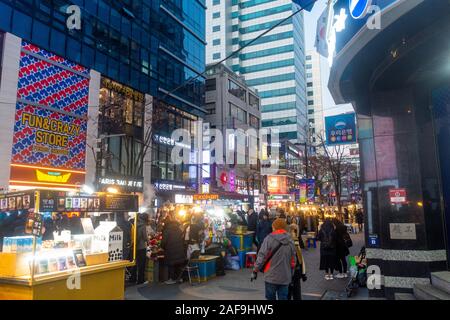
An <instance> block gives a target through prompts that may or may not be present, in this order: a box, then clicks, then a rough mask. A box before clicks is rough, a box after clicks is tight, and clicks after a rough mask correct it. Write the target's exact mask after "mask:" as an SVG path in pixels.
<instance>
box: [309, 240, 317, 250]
mask: <svg viewBox="0 0 450 320" xmlns="http://www.w3.org/2000/svg"><path fill="white" fill-rule="evenodd" d="M306 243H307V244H308V248H311V244H312V246H313V247H314V248H317V242H316V238H308V239H307V240H306Z"/></svg>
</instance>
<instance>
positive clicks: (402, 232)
mask: <svg viewBox="0 0 450 320" xmlns="http://www.w3.org/2000/svg"><path fill="white" fill-rule="evenodd" d="M389 231H390V236H391V239H393V240H416V239H417V235H416V224H415V223H390V224H389Z"/></svg>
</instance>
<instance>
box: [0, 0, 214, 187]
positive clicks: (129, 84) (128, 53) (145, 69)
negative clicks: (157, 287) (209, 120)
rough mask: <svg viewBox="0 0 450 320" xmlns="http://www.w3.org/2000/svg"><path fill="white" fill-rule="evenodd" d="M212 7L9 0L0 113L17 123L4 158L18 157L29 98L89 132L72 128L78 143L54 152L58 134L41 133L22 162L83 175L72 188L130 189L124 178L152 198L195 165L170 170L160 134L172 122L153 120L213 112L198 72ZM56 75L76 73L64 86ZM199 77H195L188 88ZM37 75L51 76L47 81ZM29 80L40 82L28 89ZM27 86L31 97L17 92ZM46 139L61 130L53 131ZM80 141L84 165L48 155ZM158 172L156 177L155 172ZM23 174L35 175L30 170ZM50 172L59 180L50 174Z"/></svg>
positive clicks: (4, 179)
mask: <svg viewBox="0 0 450 320" xmlns="http://www.w3.org/2000/svg"><path fill="white" fill-rule="evenodd" d="M72 5H75V6H77V7H76V8H78V9H79V13H80V15H78V14H77V13H76V12H77V10H75V11H72V10H73V7H71V8H72V9H71V8H69V7H70V6H72ZM205 9H206V6H205V2H204V0H194V1H189V2H187V3H185V2H183V3H182V2H181V1H171V0H157V1H145V0H142V1H128V0H124V1H109V0H94V1H92V0H89V1H87V0H85V1H82V0H81V1H66V0H61V1H59V0H58V1H52V2H49V1H43V0H35V1H4V0H1V1H0V31H2V32H3V34H2V45H3V50H2V53H1V56H2V59H3V61H2V63H3V68H2V70H1V71H2V78H1V79H2V81H1V83H0V90H1V91H0V94H1V99H0V103H2V104H3V105H6V106H7V107H5V108H3V107H2V116H4V119H5V121H8V123H10V124H9V125H8V126H5V127H2V130H4V132H3V133H4V134H2V143H4V145H5V146H8V148H5V150H2V154H1V155H0V157H1V159H2V161H3V160H5V163H11V158H12V157H13V159H14V152H16V151H15V150H16V149H14V148H13V143H16V140H14V141H13V140H12V136H13V133H14V134H18V133H17V132H18V131H19V130H18V127H17V126H18V124H16V128H14V117H16V119H17V115H19V114H21V113H20V112H22V111H21V110H22V109H21V108H22V105H19V104H23V105H24V106H23V108H25V109H27V108H28V109H27V110H31V109H30V108H31V107H30V106H33V107H35V108H39V110H37V111H36V110H32V111H30V112H29V113H31V114H32V115H40V116H44V117H52V116H53V117H62V116H61V114H62V115H65V116H67V117H68V118H64V119H62V120H61V121H65V124H73V123H76V124H77V125H78V126H79V130H80V132H82V133H83V134H84V135H85V136H84V138H81V140H80V141H77V140H74V139H71V137H70V136H69V144H70V143H71V144H72V145H70V146H67V143H65V144H64V145H63V146H60V148H53V149H54V150H53V149H52V148H47V147H48V146H46V144H48V143H49V142H51V140H45V141H44V140H42V139H40V142H42V141H43V142H42V143H40V146H41V147H42V149H40V150H34V151H35V152H37V153H36V157H35V159H33V161H34V162H32V161H31V160H26V159H25V160H24V159H22V158H21V156H20V155H18V156H17V157H16V158H17V159H18V160H17V161H19V162H21V164H22V165H27V163H28V162H29V163H30V164H31V165H33V166H40V167H43V168H44V169H43V170H44V171H45V170H47V171H49V170H50V169H51V170H54V169H58V170H60V171H61V172H65V171H63V170H71V171H73V172H71V173H72V176H71V178H73V177H74V176H78V175H81V177H79V178H77V179H76V181H74V182H73V183H71V184H72V186H71V187H74V186H79V185H81V184H84V183H87V184H92V185H94V186H95V187H96V188H106V187H108V186H114V187H119V188H120V189H124V188H121V186H124V183H125V184H126V185H127V186H128V187H130V188H127V191H133V192H140V193H141V194H145V195H146V196H150V195H151V192H152V189H153V188H152V185H158V186H159V182H160V180H169V181H180V182H186V179H185V178H184V177H185V176H187V172H188V168H183V170H185V171H183V170H181V169H179V170H181V171H180V173H179V174H178V173H176V174H171V173H170V172H171V171H170V170H171V169H170V162H169V161H167V158H166V155H167V150H166V149H165V148H166V147H165V146H161V147H159V146H158V145H160V144H161V143H160V142H161V141H164V139H156V138H155V137H156V136H164V134H165V131H164V130H166V127H162V126H160V125H158V123H160V122H156V124H157V125H155V126H152V122H153V121H154V120H155V117H154V114H156V115H160V114H167V115H168V117H169V118H170V119H172V120H173V122H171V125H170V126H169V127H170V128H185V127H190V126H191V124H190V121H195V120H196V119H197V118H198V117H199V116H203V115H204V114H205V113H204V109H203V108H202V106H203V100H204V78H203V77H198V76H199V74H200V73H201V72H203V71H204V67H205V45H206V42H205ZM30 63H31V65H30ZM27 66H29V67H30V68H33V69H31V70H32V71H33V72H34V71H36V70H35V68H36V67H37V68H38V70H39V71H41V73H42V74H39V78H37V79H36V78H33V77H32V75H31V76H29V77H28V78H27V75H28V74H27V73H24V72H26V71H27V69H26V68H25V67H27ZM68 72H69V73H68ZM53 74H58V77H62V78H59V79H68V80H67V81H66V82H60V86H59V87H56V85H55V82H57V81H55V80H54V79H53V78H52V77H51V76H52V75H53ZM30 77H31V78H30ZM193 77H197V79H196V80H195V81H191V82H190V83H189V84H188V85H186V86H182V87H180V85H181V84H183V83H184V82H185V81H187V80H188V79H191V78H193ZM44 78H45V79H44ZM43 79H44V80H43ZM39 81H45V85H46V86H48V88H44V87H43V84H42V83H40V82H39ZM30 82H31V84H33V85H34V87H23V86H26V85H30ZM64 85H66V86H67V87H64ZM178 87H179V88H178ZM23 88H25V89H26V90H31V91H29V92H30V94H29V95H26V94H27V92H25V91H24V90H23V92H24V94H25V95H24V96H23V97H21V99H22V100H18V99H17V93H18V92H19V93H21V92H22V91H20V90H21V89H23ZM43 88H44V89H48V94H49V95H50V94H51V93H54V92H55V90H56V91H57V92H58V94H59V95H58V96H57V97H50V98H48V99H47V100H45V99H42V97H39V96H37V95H38V94H39V93H41V92H42V91H43ZM175 88H177V90H174V89H175ZM75 89H76V90H77V91H76V90H75ZM33 90H34V91H33ZM75 91H76V92H75ZM33 92H37V93H35V95H33V94H31V93H33ZM46 92H47V91H46ZM68 92H69V93H73V97H72V98H73V99H74V101H71V100H68V99H69V98H70V97H71V96H70V94H68ZM74 92H75V93H74ZM66 95H68V96H69V98H67V97H66ZM50 96H51V95H50ZM44 98H45V97H44ZM36 99H37V100H36ZM71 102H72V103H73V104H74V106H73V107H71V109H70V110H63V109H64V108H63V107H61V105H62V104H64V103H71ZM77 108H79V109H80V110H78V109H77ZM41 109H42V110H41ZM161 110H162V111H161ZM49 112H56V113H55V115H52V114H50V113H49ZM70 117H72V118H70ZM35 119H40V118H37V117H31V118H30V121H28V122H26V123H25V124H28V125H31V124H32V123H33V122H32V121H31V120H33V121H34V120H35ZM83 119H87V123H83V121H84V120H83ZM43 121H44V120H43ZM63 124H64V123H63ZM77 128H78V127H77ZM19 129H20V128H19ZM77 130H78V129H77ZM40 135H41V136H42V134H40ZM33 137H34V136H33ZM43 137H53V136H52V135H50V133H45V134H43ZM58 139H59V140H55V141H59V142H61V141H65V140H64V139H65V138H64V137H60V138H58ZM3 140H4V141H3ZM10 140H11V141H10ZM72 140H73V141H72ZM152 142H156V143H152ZM162 144H163V145H164V143H162ZM155 145H156V146H155ZM9 146H11V148H9ZM17 147H22V146H19V145H18V146H17ZM44 147H46V148H44ZM77 147H78V148H79V149H80V150H77V151H79V153H78V154H75V156H78V157H79V158H80V159H81V158H83V155H84V156H85V157H84V161H81V160H80V163H79V165H78V166H75V167H74V166H73V164H72V163H70V164H67V165H66V164H64V162H63V160H61V161H59V162H58V161H54V163H53V164H52V163H51V161H49V160H46V159H47V158H50V159H53V158H54V157H55V156H56V157H60V158H61V159H63V158H64V153H65V152H66V153H67V152H72V149H74V150H75V149H76V148H77ZM169 148H170V146H169ZM7 149H8V150H7ZM63 149H68V150H63ZM11 150H13V151H11ZM49 150H50V151H49ZM83 150H84V151H83ZM24 152H25V153H26V151H24ZM66 155H67V154H66ZM13 162H14V161H13ZM161 163H163V164H161ZM155 166H156V167H161V169H160V170H156V169H155ZM163 166H164V169H162V167H163ZM12 168H14V167H12ZM68 168H69V169H68ZM14 170H15V169H11V168H10V170H8V169H5V170H2V174H1V184H2V186H3V187H4V188H8V187H9V185H10V180H14V179H10V177H12V176H16V173H15V172H13V171H14ZM9 171H11V173H10V172H9ZM54 171H55V170H54ZM152 172H153V173H154V177H153V178H150V174H151V173H152ZM177 172H178V171H177ZM44 173H45V172H44ZM17 174H18V175H22V178H24V177H25V178H26V176H27V175H28V176H29V173H27V174H25V173H23V170H22V171H20V172H17ZM47 175H48V172H47ZM63 176H64V175H61V177H63ZM22 178H21V180H23V181H25V180H26V179H25V178H24V179H22ZM44 179H47V180H49V179H50V180H51V179H53V180H54V178H50V177H46V176H45V175H44ZM59 179H63V178H59ZM19 180H20V179H19ZM60 181H62V180H60ZM53 182H55V181H53ZM60 184H61V186H64V183H60ZM185 187H186V186H185ZM157 189H158V188H157Z"/></svg>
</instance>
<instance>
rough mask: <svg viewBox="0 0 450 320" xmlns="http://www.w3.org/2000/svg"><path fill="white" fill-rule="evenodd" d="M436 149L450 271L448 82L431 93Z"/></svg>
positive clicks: (449, 100) (449, 117) (449, 110)
mask: <svg viewBox="0 0 450 320" xmlns="http://www.w3.org/2000/svg"><path fill="white" fill-rule="evenodd" d="M432 106H433V118H434V130H435V135H436V147H437V150H438V159H439V163H440V165H439V166H440V170H441V190H442V198H443V201H444V204H443V207H444V209H443V211H444V216H443V225H444V233H445V238H446V250H447V269H449V270H450V245H449V244H450V144H449V139H450V81H449V82H448V85H445V86H441V87H439V88H438V89H435V90H433V92H432Z"/></svg>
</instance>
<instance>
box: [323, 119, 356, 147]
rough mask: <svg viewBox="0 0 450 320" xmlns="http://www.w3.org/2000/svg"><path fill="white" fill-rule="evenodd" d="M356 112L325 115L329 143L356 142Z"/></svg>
mask: <svg viewBox="0 0 450 320" xmlns="http://www.w3.org/2000/svg"><path fill="white" fill-rule="evenodd" d="M355 119H356V118H355V114H354V113H345V114H340V115H337V116H330V117H325V132H326V141H327V145H338V144H353V143H356V120H355Z"/></svg>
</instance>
